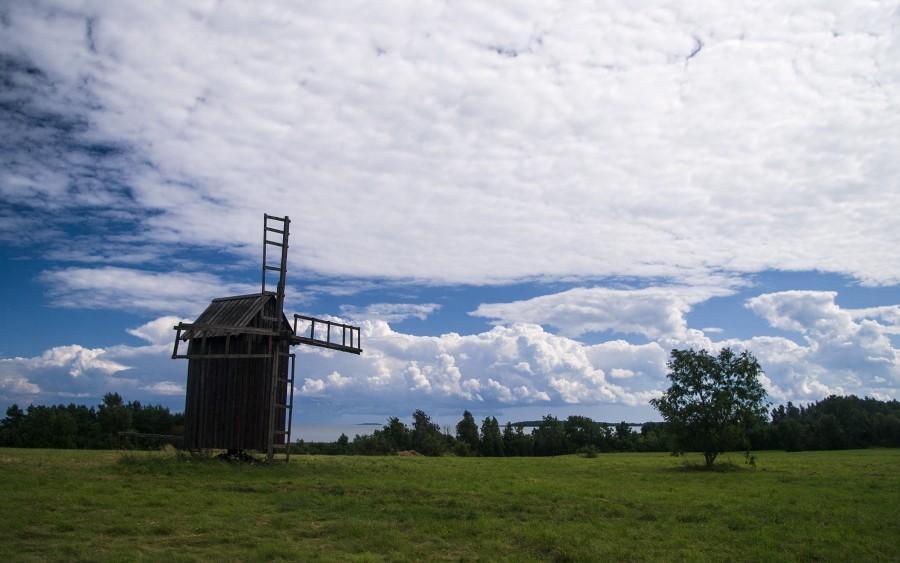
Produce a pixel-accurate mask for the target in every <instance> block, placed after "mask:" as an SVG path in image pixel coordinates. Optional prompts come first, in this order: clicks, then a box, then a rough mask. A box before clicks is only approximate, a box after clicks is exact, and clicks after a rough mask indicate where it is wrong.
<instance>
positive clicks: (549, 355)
mask: <svg viewBox="0 0 900 563" xmlns="http://www.w3.org/2000/svg"><path fill="white" fill-rule="evenodd" d="M0 27H2V29H0V81H2V82H0V267H2V278H0V291H2V303H0V306H2V311H0V313H2V314H0V407H2V408H4V409H5V407H6V406H8V405H9V404H12V403H18V404H20V405H28V404H50V403H53V404H57V403H68V402H79V403H86V404H97V403H98V402H99V401H100V398H101V397H102V396H103V394H104V393H106V392H110V391H115V392H118V393H120V394H122V395H123V396H124V397H125V398H126V399H129V400H130V399H137V400H140V401H142V402H145V403H154V404H163V405H166V406H168V407H170V408H172V409H173V410H179V411H180V410H181V409H182V408H183V405H184V387H185V376H186V367H187V366H186V363H185V361H184V360H172V359H171V358H170V355H171V346H172V343H173V339H174V331H173V330H172V327H173V325H174V324H175V323H177V322H178V321H181V320H186V321H189V320H192V319H193V318H196V316H197V315H198V314H199V313H200V312H201V311H202V310H203V309H204V307H205V306H206V305H207V304H208V303H209V301H210V300H211V299H212V298H215V297H222V296H227V295H237V294H246V293H252V292H257V291H259V281H258V280H259V268H260V260H261V252H262V249H261V237H260V233H261V230H262V217H263V214H264V213H269V214H273V215H279V216H283V215H288V216H290V218H291V220H292V231H291V240H290V254H289V267H288V276H287V283H288V287H287V305H286V307H287V312H288V313H293V312H299V313H304V314H313V315H317V316H325V317H328V318H334V319H341V320H343V321H351V322H354V323H356V324H358V325H359V326H360V327H361V329H362V346H363V349H364V353H363V354H362V355H361V356H355V355H350V354H341V353H337V352H334V351H328V350H322V349H318V348H313V347H303V346H299V347H297V348H296V349H295V352H296V353H297V359H298V363H297V370H298V376H297V386H296V390H295V404H296V405H297V407H296V408H295V411H296V412H295V414H294V423H295V425H300V426H302V427H308V426H315V425H339V424H355V423H360V422H383V421H384V420H385V419H386V417H388V416H400V417H401V418H405V417H408V416H409V414H410V413H412V411H413V410H415V409H418V408H421V409H424V410H426V412H429V413H430V414H432V416H433V417H435V418H436V419H437V420H438V421H440V422H442V423H444V424H452V423H453V422H454V421H455V420H457V419H458V418H459V417H460V414H461V413H462V411H463V410H464V409H468V410H470V411H472V412H473V413H475V415H476V416H477V417H483V416H497V417H498V418H499V419H501V420H504V421H505V420H523V419H533V418H539V417H540V416H542V415H544V414H548V413H552V414H554V415H557V416H567V415H569V414H583V415H587V416H591V417H593V418H595V419H596V420H609V421H619V420H628V421H643V420H653V419H658V415H657V414H656V413H655V412H654V411H653V410H652V409H651V408H650V406H649V405H648V401H649V400H650V399H652V398H653V397H656V396H658V395H659V394H660V393H661V392H662V390H664V389H665V388H666V360H667V358H668V355H669V352H670V351H671V350H672V349H674V348H678V349H684V348H694V349H701V348H704V349H708V350H713V351H715V350H718V349H720V348H722V347H725V346H728V347H731V348H733V349H736V350H740V351H743V350H749V351H751V352H752V353H753V354H754V355H755V356H756V357H757V358H758V359H759V361H760V363H761V365H762V367H763V369H764V371H765V376H764V378H763V382H764V384H765V386H766V389H767V391H768V394H769V400H770V401H771V402H772V403H773V404H778V403H784V402H786V401H794V402H799V403H808V402H810V401H814V400H817V399H821V398H823V397H825V396H827V395H829V394H856V395H860V396H863V395H865V396H872V397H877V398H880V399H891V398H898V395H900V392H898V391H900V252H898V248H900V219H898V213H897V209H898V208H900V158H898V157H897V155H898V154H900V10H898V7H897V5H896V3H893V2H878V1H869V2H856V1H853V2H847V1H842V2H838V1H833V2H828V1H815V2H813V1H803V0H796V1H789V2H785V1H783V0H779V1H771V2H765V1H764V2H752V3H749V2H727V3H723V2H713V1H679V2H653V1H647V2H616V1H608V2H575V1H566V2H553V1H546V2H489V3H487V2H456V3H449V4H448V3H444V2H428V1H416V2H402V1H398V2H387V3H378V4H375V3H369V2H326V3H321V2H310V3H305V2H297V3H283V2H253V3H242V2H218V1H216V2H213V1H208V2H207V1H198V2H182V3H154V2H79V1H50V2H45V1H32V2H0Z"/></svg>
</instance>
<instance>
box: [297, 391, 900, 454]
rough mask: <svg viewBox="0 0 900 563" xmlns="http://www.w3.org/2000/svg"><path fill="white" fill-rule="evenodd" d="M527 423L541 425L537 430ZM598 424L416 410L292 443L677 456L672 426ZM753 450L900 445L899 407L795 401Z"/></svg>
mask: <svg viewBox="0 0 900 563" xmlns="http://www.w3.org/2000/svg"><path fill="white" fill-rule="evenodd" d="M525 426H535V428H534V430H533V431H532V432H530V433H526V432H525V431H524V428H523V427H525ZM633 426H634V425H633V424H632V423H628V422H621V423H619V424H615V425H612V424H609V423H605V422H595V421H593V420H591V419H590V418H588V417H585V416H570V417H568V418H566V419H565V420H559V419H557V418H556V417H554V416H550V415H547V416H545V417H544V418H543V420H541V421H533V422H532V421H529V422H527V423H518V424H516V423H507V424H506V425H505V426H504V427H503V428H502V429H501V427H500V425H499V423H498V422H497V419H496V418H493V417H488V418H485V419H484V420H483V421H482V423H481V427H480V428H479V427H478V425H477V424H476V422H475V419H474V417H473V416H472V414H471V413H469V412H468V411H466V412H465V413H463V418H462V420H460V421H459V423H457V425H456V428H455V432H454V431H453V430H450V431H449V432H444V431H442V430H441V428H440V427H439V426H438V425H437V424H436V423H434V422H433V421H432V420H431V418H430V417H429V416H428V415H427V414H425V413H424V412H423V411H421V410H418V411H416V412H415V413H413V423H412V426H407V425H406V424H404V423H403V422H401V421H400V420H399V419H398V418H395V417H392V418H390V419H389V420H388V423H387V424H386V425H385V426H384V427H383V428H382V429H380V430H376V431H375V432H374V433H373V434H371V435H365V436H356V437H354V438H353V439H352V440H351V439H349V438H348V437H347V436H345V435H341V437H340V438H339V439H338V440H337V441H336V442H331V443H321V442H318V443H305V442H303V441H299V442H297V443H296V444H294V446H293V450H292V451H293V452H295V453H315V454H351V455H352V454H357V455H378V454H390V453H396V452H401V451H416V452H419V453H421V454H424V455H443V454H448V453H453V454H456V455H461V456H470V455H480V456H553V455H564V454H574V453H587V454H593V453H600V452H623V451H626V452H653V451H671V450H672V437H671V435H670V434H669V433H668V431H667V427H666V424H665V423H662V422H646V423H644V424H643V425H641V429H640V431H639V432H638V431H635V430H634V429H633ZM749 439H750V442H749V443H747V444H746V446H747V448H748V449H752V450H766V449H784V450H789V451H798V450H835V449H847V448H867V447H872V446H883V447H900V402H897V401H896V400H894V401H879V400H877V399H871V398H865V399H860V398H859V397H855V396H849V397H838V396H831V397H828V398H826V399H823V400H821V401H818V402H815V403H812V404H810V405H808V406H805V407H796V406H794V405H793V404H792V403H788V404H787V405H784V406H779V407H776V408H774V409H772V412H771V419H770V420H769V421H768V422H766V423H765V424H762V425H760V426H758V427H756V428H753V429H752V431H751V432H750V433H749Z"/></svg>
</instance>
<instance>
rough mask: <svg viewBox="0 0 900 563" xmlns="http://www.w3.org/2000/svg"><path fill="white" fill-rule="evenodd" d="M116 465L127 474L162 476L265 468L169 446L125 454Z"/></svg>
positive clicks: (257, 462) (262, 464)
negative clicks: (219, 468) (229, 468)
mask: <svg viewBox="0 0 900 563" xmlns="http://www.w3.org/2000/svg"><path fill="white" fill-rule="evenodd" d="M248 457H249V456H248ZM116 465H117V466H118V468H119V469H120V470H123V471H125V472H128V473H152V474H164V475H172V474H175V473H184V472H191V471H194V470H197V469H200V468H215V467H227V466H243V467H251V466H253V467H267V465H266V464H265V463H262V462H261V461H260V460H257V459H256V458H253V461H252V463H251V462H249V461H247V460H244V459H243V458H242V459H240V460H236V459H234V458H230V457H228V456H222V455H215V454H214V453H213V452H209V451H199V452H192V451H187V450H176V449H175V448H173V447H171V446H167V447H164V448H163V449H161V450H158V451H140V452H137V451H129V452H125V453H123V454H122V455H121V456H120V457H119V459H118V460H117V462H116Z"/></svg>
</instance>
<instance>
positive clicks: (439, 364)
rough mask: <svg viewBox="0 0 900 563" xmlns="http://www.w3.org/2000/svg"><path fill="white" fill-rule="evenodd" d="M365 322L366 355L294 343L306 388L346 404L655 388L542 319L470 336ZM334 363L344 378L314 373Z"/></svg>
mask: <svg viewBox="0 0 900 563" xmlns="http://www.w3.org/2000/svg"><path fill="white" fill-rule="evenodd" d="M362 329H363V335H362V342H363V348H364V353H363V355H362V356H361V357H356V356H349V355H343V354H335V353H333V352H330V351H323V350H320V349H316V348H308V347H303V346H301V347H299V348H297V352H298V354H299V356H298V369H299V370H301V371H302V372H303V373H304V377H305V379H304V381H303V385H302V388H301V390H300V393H301V394H302V395H308V396H328V397H330V398H331V399H333V400H335V401H338V402H343V403H344V404H354V403H356V402H361V401H377V402H378V403H379V404H385V403H386V402H387V403H397V404H406V405H408V404H413V403H414V404H416V405H420V404H423V403H425V404H437V405H460V404H466V403H471V402H474V403H480V404H502V405H527V404H533V403H539V404H544V403H546V404H576V403H577V404H589V405H592V404H598V403H602V402H618V403H625V404H632V405H633V404H640V403H641V402H643V401H645V400H646V399H647V398H649V397H650V396H652V393H653V392H654V390H653V389H641V390H638V391H636V392H631V391H629V390H628V389H627V388H625V387H622V386H619V385H616V384H612V383H610V382H609V381H608V380H607V379H606V376H605V373H604V371H603V369H601V368H598V367H597V366H596V365H594V364H593V363H592V362H591V360H590V354H591V353H592V352H591V351H590V348H589V347H586V346H585V345H583V344H581V343H579V342H577V341H574V340H571V339H569V338H566V337H562V336H556V335H553V334H550V333H548V332H546V331H544V330H543V329H542V328H541V327H539V326H537V325H531V324H513V325H510V326H497V327H494V328H493V329H492V330H490V331H487V332H483V333H479V334H473V335H465V336H463V335H459V334H456V333H448V334H444V335H441V336H415V335H410V334H404V333H399V332H396V331H394V330H393V329H391V327H390V326H389V325H388V324H387V323H385V322H384V321H364V322H363V324H362ZM333 370H337V373H340V374H345V375H343V376H341V380H340V385H335V383H336V382H335V381H333V374H332V376H328V377H323V376H320V375H317V374H318V373H329V372H332V371H333Z"/></svg>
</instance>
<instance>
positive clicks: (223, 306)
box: [181, 291, 290, 340]
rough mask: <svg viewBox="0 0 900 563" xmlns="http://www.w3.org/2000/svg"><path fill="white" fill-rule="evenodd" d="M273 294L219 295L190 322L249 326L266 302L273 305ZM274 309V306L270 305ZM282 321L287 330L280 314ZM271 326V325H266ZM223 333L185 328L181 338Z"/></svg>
mask: <svg viewBox="0 0 900 563" xmlns="http://www.w3.org/2000/svg"><path fill="white" fill-rule="evenodd" d="M274 301H275V294H274V293H273V292H269V291H267V292H265V293H251V294H249V295H234V296H232V297H219V298H217V299H213V300H212V303H210V304H209V306H208V307H207V308H206V310H204V311H203V312H202V313H200V316H199V317H197V320H195V321H194V322H193V323H192V324H198V325H213V326H216V327H229V328H235V329H240V328H245V327H248V326H251V323H252V322H253V320H254V319H255V318H256V317H257V316H258V315H259V314H260V313H261V312H262V311H263V310H264V309H265V307H266V304H267V303H269V302H272V303H273V305H274ZM272 309H274V306H273V307H272ZM281 318H282V322H283V325H284V326H285V327H287V329H288V330H290V323H288V321H287V318H285V317H284V315H282V317H281ZM268 326H271V325H268ZM220 334H224V332H223V331H217V330H186V331H185V332H184V333H183V334H182V336H181V337H182V339H183V340H188V339H191V338H199V337H202V336H217V335H220Z"/></svg>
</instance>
